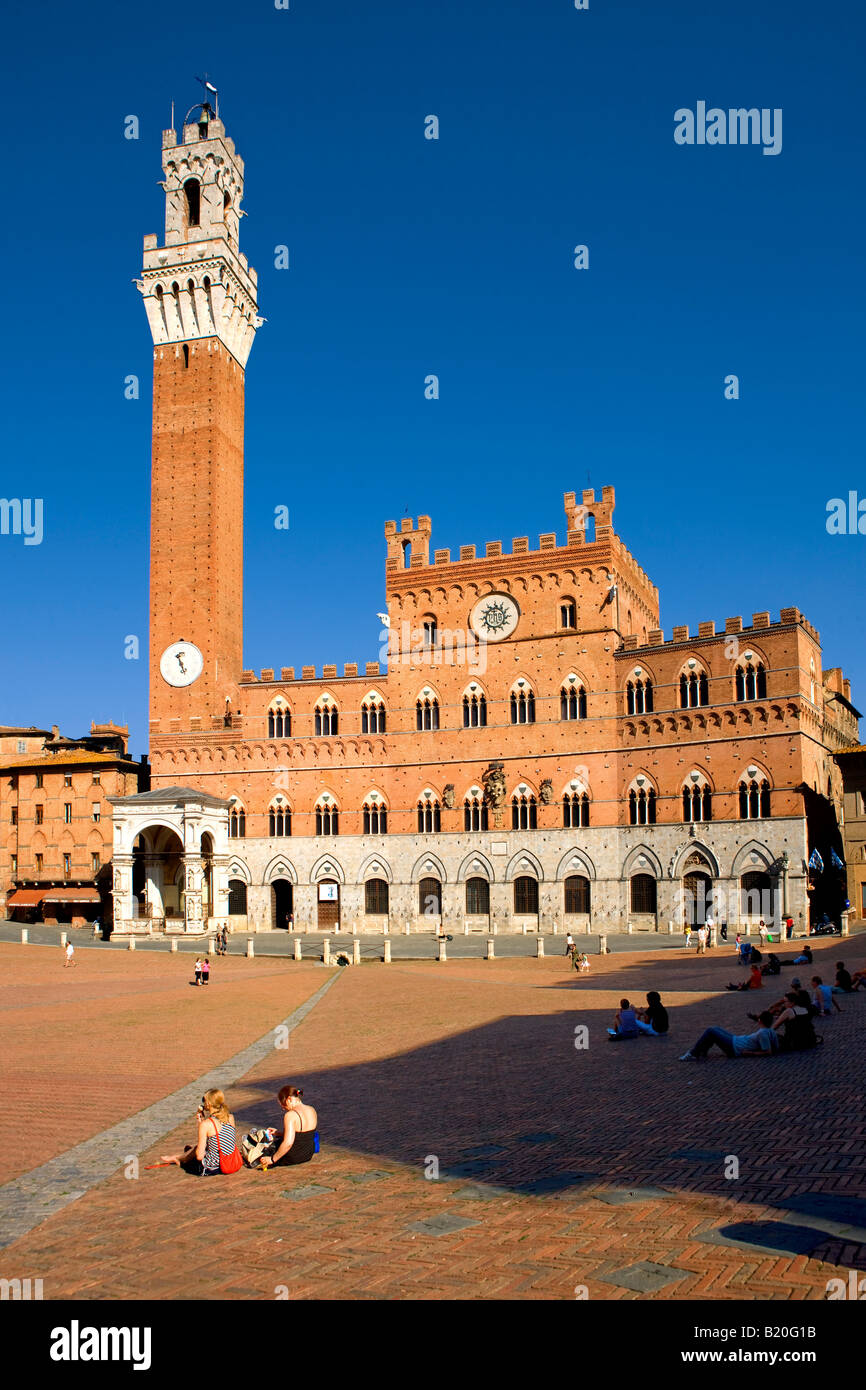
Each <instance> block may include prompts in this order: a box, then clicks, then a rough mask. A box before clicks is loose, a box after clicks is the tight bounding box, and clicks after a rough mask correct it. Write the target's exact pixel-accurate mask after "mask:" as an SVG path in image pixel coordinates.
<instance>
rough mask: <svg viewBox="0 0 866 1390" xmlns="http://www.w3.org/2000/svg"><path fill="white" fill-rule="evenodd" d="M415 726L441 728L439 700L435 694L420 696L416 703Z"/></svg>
mask: <svg viewBox="0 0 866 1390" xmlns="http://www.w3.org/2000/svg"><path fill="white" fill-rule="evenodd" d="M415 727H416V728H417V729H438V728H439V701H438V700H437V698H436V696H435V695H432V696H431V695H426V696H423V697H419V699H418V700H417V702H416V704H415Z"/></svg>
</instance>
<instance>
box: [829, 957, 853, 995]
mask: <svg viewBox="0 0 866 1390" xmlns="http://www.w3.org/2000/svg"><path fill="white" fill-rule="evenodd" d="M853 990H854V981H853V980H852V979H851V976H850V974H849V972H848V971H847V970H846V969H845V966H844V964H843V963H842V961H841V960H837V962H836V983H835V985H833V993H834V994H851V993H852V992H853Z"/></svg>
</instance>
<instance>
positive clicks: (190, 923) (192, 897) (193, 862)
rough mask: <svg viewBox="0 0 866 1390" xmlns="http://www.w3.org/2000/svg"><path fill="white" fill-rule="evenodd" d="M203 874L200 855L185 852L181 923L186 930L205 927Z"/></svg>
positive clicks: (197, 929) (191, 930)
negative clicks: (203, 915) (202, 897)
mask: <svg viewBox="0 0 866 1390" xmlns="http://www.w3.org/2000/svg"><path fill="white" fill-rule="evenodd" d="M203 874H204V865H203V863H202V859H201V855H200V854H197V853H189V852H186V853H185V854H184V856H183V875H184V899H183V923H184V930H185V931H188V932H200V931H203V930H204V928H205V923H204V921H203V919H202V901H201V884H202V875H203Z"/></svg>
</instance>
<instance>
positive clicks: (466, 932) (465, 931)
mask: <svg viewBox="0 0 866 1390" xmlns="http://www.w3.org/2000/svg"><path fill="white" fill-rule="evenodd" d="M463 935H464V936H468V935H469V923H468V922H467V921H466V918H465V917H464V918H463Z"/></svg>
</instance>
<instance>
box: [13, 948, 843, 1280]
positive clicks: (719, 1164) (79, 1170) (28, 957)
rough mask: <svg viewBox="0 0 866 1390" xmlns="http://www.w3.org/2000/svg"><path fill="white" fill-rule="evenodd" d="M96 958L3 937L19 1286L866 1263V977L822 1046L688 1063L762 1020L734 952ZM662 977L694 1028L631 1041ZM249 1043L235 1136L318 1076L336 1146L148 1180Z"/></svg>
mask: <svg viewBox="0 0 866 1390" xmlns="http://www.w3.org/2000/svg"><path fill="white" fill-rule="evenodd" d="M798 949H799V947H797V946H796V943H791V945H790V946H787V947H783V948H782V953H783V954H785V955H786V956H787V957H790V956H791V955H792V954H794V953H795V951H796V950H798ZM76 959H77V960H78V962H79V965H78V968H77V969H75V970H64V969H63V968H62V957H61V953H60V951H59V949H57V948H48V947H43V946H35V945H30V946H23V947H22V946H16V945H8V944H2V945H0V967H2V975H0V979H2V984H0V1009H2V1038H0V1046H2V1052H3V1056H4V1072H5V1077H6V1086H5V1088H4V1090H5V1100H4V1106H3V1114H2V1120H3V1136H2V1144H0V1155H2V1162H3V1165H4V1168H3V1171H2V1173H0V1180H2V1182H3V1184H4V1186H3V1187H0V1232H3V1231H5V1232H6V1235H5V1241H6V1244H5V1248H2V1249H0V1275H2V1276H3V1277H6V1278H15V1277H19V1278H25V1277H31V1278H41V1279H42V1280H43V1284H44V1296H45V1298H46V1299H57V1298H70V1297H72V1298H84V1299H106V1298H122V1299H139V1298H159V1299H178V1298H213V1299H226V1298H231V1299H273V1298H275V1297H276V1296H278V1292H282V1293H283V1294H284V1296H286V1295H287V1296H288V1297H289V1298H291V1299H307V1298H350V1299H356V1298H363V1299H371V1298H385V1299H394V1298H403V1299H455V1298H456V1299H476V1298H481V1299H485V1298H506V1299H522V1298H535V1299H573V1298H574V1297H575V1290H576V1289H579V1288H580V1286H583V1288H584V1289H585V1290H586V1295H587V1296H588V1297H589V1298H591V1299H604V1300H612V1299H638V1298H652V1297H659V1298H665V1299H670V1298H674V1299H683V1298H698V1299H785V1300H788V1299H795V1300H796V1299H822V1298H824V1297H825V1288H826V1283H827V1280H828V1279H830V1278H833V1277H839V1276H840V1275H845V1274H846V1272H847V1271H848V1270H851V1269H864V1268H866V1257H864V1256H866V1229H864V1228H866V1184H864V1167H866V1154H864V1142H863V1141H864V1137H866V1119H864V1102H863V1085H862V1066H863V1052H864V1022H866V993H862V992H861V993H860V994H857V995H855V996H853V997H851V998H843V999H842V1000H841V1001H840V1002H841V1007H842V1010H843V1012H842V1014H841V1015H836V1016H834V1017H833V1018H832V1019H830V1020H826V1021H822V1022H821V1023H820V1024H819V1031H821V1032H822V1033H823V1034H824V1037H825V1043H824V1045H823V1046H822V1047H821V1048H819V1049H818V1050H817V1051H815V1052H812V1053H807V1054H800V1055H794V1056H789V1057H780V1058H773V1059H767V1060H763V1059H761V1060H757V1059H756V1060H749V1059H746V1060H740V1061H726V1060H725V1059H724V1058H722V1057H721V1056H720V1055H719V1054H715V1055H714V1056H713V1057H712V1058H711V1060H709V1061H707V1062H706V1063H702V1064H699V1063H689V1062H680V1061H678V1060H677V1059H678V1057H679V1054H680V1053H681V1052H683V1051H684V1050H685V1048H686V1047H687V1046H688V1045H689V1044H691V1043H692V1042H693V1041H694V1040H695V1038H696V1037H697V1035H698V1034H699V1033H700V1032H701V1030H702V1029H703V1028H704V1027H705V1026H706V1025H707V1024H709V1023H712V1022H717V1023H720V1024H721V1025H722V1026H725V1027H729V1028H730V1029H731V1030H732V1031H734V1032H740V1031H747V1030H748V1028H749V1024H748V1021H747V1019H746V1011H747V1009H749V1008H754V1003H753V1000H754V998H755V996H754V995H748V996H747V995H735V994H726V993H724V992H723V986H724V983H725V982H726V981H727V980H728V979H730V978H734V977H737V976H738V974H739V970H738V967H737V966H736V964H735V963H734V960H733V954H732V951H730V950H728V949H726V950H724V951H722V950H719V951H718V952H717V953H715V954H714V955H712V956H710V957H705V958H700V959H697V958H696V957H695V956H694V955H692V954H688V955H686V953H685V952H684V951H682V952H680V953H676V954H675V953H673V952H670V951H666V952H663V953H658V952H657V953H654V954H644V955H641V954H640V953H637V952H636V953H633V954H618V955H615V956H612V957H607V958H598V957H596V958H593V961H592V970H591V974H590V975H589V977H583V978H580V979H578V978H577V977H576V976H575V975H574V973H573V972H572V971H570V970H568V969H567V968H566V965H565V962H564V961H563V959H562V958H561V957H558V956H557V957H553V958H551V957H548V958H547V959H544V960H541V961H537V960H527V959H522V960H497V961H483V960H474V961H470V960H458V961H448V962H447V963H439V962H433V961H430V962H425V961H418V962H394V963H392V964H390V965H383V964H364V965H362V966H360V967H350V968H348V969H345V970H343V971H341V972H338V973H336V974H335V973H334V972H332V971H327V970H325V969H324V968H323V967H321V966H317V965H315V964H313V963H312V962H309V963H307V962H304V963H302V964H296V963H294V962H292V961H288V960H283V959H274V960H264V959H256V960H245V959H238V958H230V959H228V960H224V961H218V962H217V963H216V964H215V967H214V972H213V976H212V983H211V984H210V985H209V986H208V989H207V990H204V989H194V988H191V987H190V985H189V978H190V960H189V959H188V958H186V957H184V956H183V955H168V954H157V953H145V952H136V953H120V952H113V951H105V952H100V951H99V950H98V949H93V950H89V951H84V950H81V951H78V952H77V953H76ZM837 959H844V960H845V961H846V963H848V964H849V966H854V965H857V966H860V965H862V964H863V963H864V960H866V937H859V938H858V937H854V938H850V939H848V940H844V941H839V940H831V941H828V942H826V943H825V942H818V943H816V945H815V960H816V967H817V970H818V973H820V974H822V975H823V976H824V977H825V978H832V965H833V962H835V961H836V960H837ZM796 973H798V970H795V969H794V968H793V967H792V966H790V965H788V964H786V966H785V968H784V970H783V974H782V983H783V984H784V982H785V981H787V980H789V979H790V978H791V976H792V975H794V974H796ZM800 973H806V972H805V971H800ZM329 980H330V981H332V985H331V987H330V988H329V989H327V990H326V991H325V992H324V993H321V990H322V986H323V985H324V984H326V983H327V982H328V981H329ZM768 983H769V984H770V985H772V984H773V983H774V982H772V981H770V982H768ZM652 988H656V989H659V990H660V991H661V992H662V995H663V997H664V999H665V1001H666V1003H667V1004H668V1005H669V1007H671V1009H672V1033H671V1036H670V1037H669V1038H667V1039H653V1038H641V1039H640V1040H639V1041H637V1042H629V1043H624V1044H618V1045H615V1046H611V1045H610V1044H608V1042H607V1041H606V1034H605V1027H606V1025H607V1024H608V1023H609V1021H610V1016H611V1014H612V1012H613V1009H614V1007H615V1005H616V1003H617V1002H618V1000H619V997H620V995H621V994H623V993H625V994H628V995H629V996H630V997H631V998H632V1000H635V999H638V998H640V997H641V996H642V995H643V994H644V993H645V991H646V990H647V989H652ZM779 993H781V990H778V989H775V988H768V989H765V990H764V992H763V999H764V1001H770V1000H772V999H773V998H775V997H777V996H778V994H779ZM314 996H318V997H317V998H316V1001H315V1003H314V1004H313V1007H312V1008H310V1009H309V1011H308V1012H307V1013H306V1016H304V1017H303V1018H301V1019H300V1021H298V1019H297V1016H296V1019H295V1026H294V1027H293V1031H292V1032H291V1035H290V1037H289V1043H288V1048H287V1049H285V1050H280V1049H278V1048H275V1047H274V1046H273V1045H272V1043H271V1042H270V1041H269V1039H268V1034H269V1033H270V1032H271V1030H273V1029H274V1028H275V1026H276V1025H278V1024H279V1023H280V1022H282V1021H283V1020H286V1019H289V1018H290V1016H291V1015H293V1014H296V1011H297V1010H298V1009H299V1008H300V1007H301V1006H303V1005H304V1004H305V1003H308V1002H309V1001H310V1000H312V999H313V997H314ZM579 1025H586V1026H587V1027H588V1029H589V1047H588V1048H586V1049H577V1048H575V1046H574V1041H575V1028H576V1027H578V1026H579ZM259 1040H263V1041H261V1043H260V1046H259V1047H258V1050H257V1049H256V1047H255V1044H256V1042H257V1041H259ZM245 1049H247V1050H246V1051H245ZM238 1054H241V1058H240V1061H239V1062H238V1061H237V1057H238ZM231 1058H235V1059H236V1063H237V1064H236V1067H235V1074H236V1075H237V1078H238V1079H237V1080H235V1081H234V1082H233V1083H232V1084H231V1085H230V1086H228V1087H227V1090H228V1094H229V1099H230V1102H231V1104H232V1106H233V1109H234V1111H235V1113H236V1115H237V1117H238V1120H239V1124H240V1125H241V1126H242V1127H244V1128H246V1127H248V1126H249V1125H251V1124H253V1123H260V1122H262V1121H265V1120H267V1121H270V1122H271V1123H273V1122H275V1121H276V1118H277V1110H276V1108H275V1104H274V1102H273V1099H272V1097H273V1095H274V1093H275V1092H276V1090H277V1089H278V1087H279V1086H280V1085H282V1084H283V1083H284V1082H285V1081H287V1080H291V1081H294V1082H297V1083H298V1084H300V1085H302V1086H303V1087H304V1088H305V1092H306V1098H307V1099H308V1100H311V1101H312V1102H313V1103H314V1104H315V1105H316V1106H317V1107H318V1110H319V1115H320V1130H321V1133H322V1152H321V1153H320V1154H319V1155H318V1156H317V1157H316V1158H315V1159H314V1160H313V1162H312V1163H310V1164H309V1165H305V1166H303V1167H299V1168H297V1169H286V1170H278V1171H276V1172H274V1173H269V1174H266V1175H265V1174H261V1173H257V1172H250V1171H248V1170H244V1171H243V1172H241V1173H239V1174H237V1175H235V1176H233V1177H229V1178H221V1179H216V1180H214V1181H202V1180H197V1179H194V1178H191V1177H187V1176H185V1175H184V1174H182V1173H181V1172H180V1171H179V1170H178V1169H176V1168H175V1169H155V1170H152V1171H145V1169H144V1165H145V1164H146V1163H149V1162H153V1161H154V1160H155V1159H156V1158H157V1157H158V1155H159V1154H160V1153H161V1152H166V1151H168V1150H170V1149H172V1148H174V1147H176V1146H177V1145H179V1144H180V1143H181V1142H182V1141H184V1140H186V1139H189V1138H190V1137H191V1136H192V1111H193V1108H194V1100H191V1099H188V1098H187V1097H186V1096H185V1095H184V1094H182V1095H181V1098H180V1101H178V1099H177V1097H176V1093H177V1092H179V1091H181V1092H182V1091H183V1088H184V1087H188V1086H194V1085H196V1084H197V1083H198V1082H199V1079H200V1078H203V1077H205V1076H210V1075H211V1074H215V1075H217V1076H219V1074H220V1065H221V1064H223V1063H228V1061H229V1059H231ZM241 1068H242V1069H244V1070H241ZM209 1084H212V1083H209ZM192 1095H193V1092H190V1096H192ZM165 1097H174V1099H173V1100H172V1101H171V1102H170V1103H169V1102H166V1103H165V1104H164V1105H162V1104H161V1103H162V1101H163V1098H165ZM178 1104H181V1105H182V1106H183V1108H182V1109H181V1110H178V1108H177V1107H178ZM151 1107H152V1108H151ZM142 1111H146V1112H147V1113H146V1114H145V1115H144V1116H143V1117H140V1118H139V1113H140V1112H142ZM181 1114H188V1115H189V1117H190V1118H189V1119H188V1120H187V1121H186V1122H185V1123H184V1124H182V1125H181V1124H179V1123H178V1120H179V1116H180V1115H181ZM160 1116H162V1119H161V1120H160V1118H159V1117H160ZM166 1117H170V1118H169V1119H167V1118H166ZM160 1125H161V1126H162V1127H161V1128H160ZM135 1134H137V1135H138V1140H139V1146H138V1148H136V1147H135V1146H133V1147H132V1148H130V1147H129V1144H130V1136H131V1135H135ZM69 1151H72V1152H69ZM131 1153H140V1160H141V1168H140V1176H139V1177H138V1178H129V1177H126V1176H124V1165H125V1163H126V1160H127V1158H128V1156H129V1155H130V1154H131ZM730 1155H733V1156H735V1157H736V1158H737V1159H738V1161H739V1178H738V1179H729V1178H726V1177H725V1167H726V1158H727V1156H730ZM434 1158H435V1160H436V1161H437V1162H438V1165H439V1178H438V1180H430V1179H428V1178H426V1177H425V1168H426V1169H427V1170H428V1171H432V1169H433V1167H434V1164H433V1159H434ZM85 1159H86V1161H85ZM88 1163H89V1164H90V1166H89V1167H88V1166H87V1165H88ZM100 1165H101V1167H100ZM127 1166H128V1165H127ZM728 1166H729V1167H730V1164H728ZM49 1192H50V1193H52V1194H55V1195H56V1194H57V1193H58V1192H59V1193H60V1196H59V1198H57V1199H56V1200H55V1196H52V1197H51V1200H50V1201H48V1199H47V1198H46V1202H47V1205H46V1206H45V1208H44V1210H40V1209H39V1198H40V1194H44V1193H49ZM75 1193H79V1194H80V1195H78V1196H77V1197H76V1196H75ZM46 1213H47V1214H46ZM28 1227H29V1228H30V1229H28ZM10 1231H12V1232H13V1236H10V1234H9V1233H10ZM19 1232H20V1233H19Z"/></svg>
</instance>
